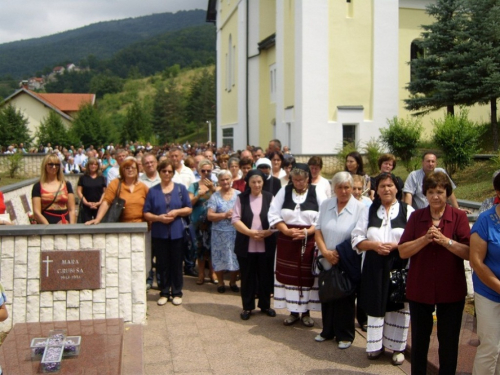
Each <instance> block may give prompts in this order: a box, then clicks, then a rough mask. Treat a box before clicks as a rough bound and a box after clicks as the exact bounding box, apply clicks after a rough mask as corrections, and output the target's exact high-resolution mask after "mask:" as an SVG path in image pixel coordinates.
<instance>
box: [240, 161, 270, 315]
mask: <svg viewBox="0 0 500 375" xmlns="http://www.w3.org/2000/svg"><path fill="white" fill-rule="evenodd" d="M264 179H265V175H264V173H262V172H261V171H259V170H258V169H254V170H251V171H249V172H248V174H247V175H246V177H245V180H246V182H247V185H248V186H249V187H250V188H249V189H248V190H246V191H245V192H244V193H242V194H240V195H239V197H238V199H237V200H236V204H235V205H234V211H233V217H232V223H233V225H234V227H235V228H236V230H237V232H238V233H236V241H235V246H234V252H235V253H236V255H237V257H238V263H239V265H240V274H241V301H242V304H243V311H242V312H241V313H240V317H241V319H243V320H248V319H249V318H250V315H251V314H252V310H254V309H255V295H258V298H259V303H258V307H259V308H260V310H261V311H262V312H263V313H264V314H267V315H268V316H270V317H274V316H276V312H275V311H274V310H273V309H272V308H271V293H272V289H271V281H272V279H273V273H274V254H275V249H276V240H275V236H273V235H272V234H273V232H272V231H271V230H270V229H269V220H268V218H267V212H268V211H269V208H270V206H271V202H272V200H273V195H272V194H271V193H269V192H267V191H263V190H262V187H263V186H264ZM258 285H259V286H260V287H258Z"/></svg>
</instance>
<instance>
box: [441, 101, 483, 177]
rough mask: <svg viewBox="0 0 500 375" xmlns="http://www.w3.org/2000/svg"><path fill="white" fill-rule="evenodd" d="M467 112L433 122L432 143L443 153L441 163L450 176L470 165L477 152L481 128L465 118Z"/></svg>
mask: <svg viewBox="0 0 500 375" xmlns="http://www.w3.org/2000/svg"><path fill="white" fill-rule="evenodd" d="M467 114H468V112H467V111H465V110H464V111H461V112H460V114H458V115H457V116H452V115H447V116H446V117H445V118H444V119H440V120H434V121H433V123H434V136H433V140H434V142H435V143H436V144H437V145H438V146H439V148H440V149H441V150H442V151H443V161H444V165H445V168H446V171H447V172H448V174H449V175H450V177H452V176H453V174H454V173H455V172H456V171H458V170H459V169H464V168H465V167H466V166H468V165H470V163H471V162H472V158H473V156H474V154H475V153H477V152H478V151H479V137H480V136H481V128H479V127H478V126H476V124H474V123H473V122H472V121H469V119H468V118H467Z"/></svg>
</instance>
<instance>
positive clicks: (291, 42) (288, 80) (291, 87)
mask: <svg viewBox="0 0 500 375" xmlns="http://www.w3.org/2000/svg"><path fill="white" fill-rule="evenodd" d="M294 10H295V0H286V1H285V7H284V12H283V13H284V30H283V37H284V46H283V48H284V51H283V55H284V62H283V64H284V68H283V71H284V82H283V84H284V103H283V104H284V108H287V107H292V106H294V105H295V11H294Z"/></svg>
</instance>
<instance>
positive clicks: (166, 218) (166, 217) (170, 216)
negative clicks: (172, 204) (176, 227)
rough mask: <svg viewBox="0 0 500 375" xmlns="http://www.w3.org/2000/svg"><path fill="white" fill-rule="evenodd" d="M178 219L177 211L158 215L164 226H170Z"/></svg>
mask: <svg viewBox="0 0 500 375" xmlns="http://www.w3.org/2000/svg"><path fill="white" fill-rule="evenodd" d="M176 217H177V210H172V211H170V212H168V213H166V214H161V215H158V221H159V222H161V223H163V224H170V223H171V222H173V221H174V220H175V218H176Z"/></svg>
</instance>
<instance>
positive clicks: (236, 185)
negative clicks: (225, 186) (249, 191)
mask: <svg viewBox="0 0 500 375" xmlns="http://www.w3.org/2000/svg"><path fill="white" fill-rule="evenodd" d="M252 165H253V160H252V159H249V158H241V159H240V161H239V170H240V171H241V178H240V179H239V180H236V181H235V180H233V189H236V190H239V191H240V192H242V193H243V192H244V191H245V186H246V179H245V177H246V176H247V173H248V172H249V171H250V170H251V169H252ZM230 167H231V165H230Z"/></svg>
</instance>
